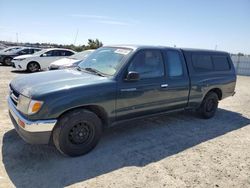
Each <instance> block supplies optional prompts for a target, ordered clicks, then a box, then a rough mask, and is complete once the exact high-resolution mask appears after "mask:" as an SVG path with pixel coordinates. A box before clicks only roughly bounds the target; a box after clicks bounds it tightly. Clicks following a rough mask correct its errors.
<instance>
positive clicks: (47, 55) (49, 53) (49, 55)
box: [42, 50, 53, 57]
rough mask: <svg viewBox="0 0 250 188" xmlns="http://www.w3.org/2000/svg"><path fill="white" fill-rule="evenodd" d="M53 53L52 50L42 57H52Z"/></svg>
mask: <svg viewBox="0 0 250 188" xmlns="http://www.w3.org/2000/svg"><path fill="white" fill-rule="evenodd" d="M52 52H53V50H50V51H48V52H45V53H44V54H43V55H42V56H43V57H51V56H52Z"/></svg>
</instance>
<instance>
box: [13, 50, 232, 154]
mask: <svg viewBox="0 0 250 188" xmlns="http://www.w3.org/2000/svg"><path fill="white" fill-rule="evenodd" d="M235 85H236V74H235V69H234V66H233V63H232V60H231V58H230V55H229V54H228V53H226V52H220V51H211V50H195V49H177V48H169V47H154V46H123V45H121V46H106V47H102V48H99V49H97V50H96V51H95V52H93V53H92V54H91V55H90V56H89V57H88V58H87V59H86V60H84V61H82V63H80V64H79V67H78V68H77V69H70V70H58V71H47V72H43V73H37V74H32V75H29V76H27V75H26V76H21V77H17V78H15V79H14V80H12V81H11V83H10V96H9V98H8V104H9V110H10V118H11V120H12V122H13V124H14V126H15V129H16V131H17V132H18V134H19V135H20V136H21V137H22V138H23V139H24V140H25V141H26V142H28V143H33V144H48V143H50V142H51V141H53V142H54V145H55V146H56V148H57V149H58V150H59V151H60V152H62V153H63V154H66V155H70V156H78V155H82V154H85V153H87V152H89V151H90V150H92V149H93V148H94V147H95V146H96V145H97V143H98V141H99V139H100V137H101V135H102V132H103V129H105V128H107V127H109V126H111V125H114V124H116V123H118V122H121V121H124V120H131V119H134V118H139V117H145V116H152V115H155V114H162V113H170V112H176V111H180V110H185V109H189V110H190V109H192V110H196V111H197V112H198V113H199V115H200V116H201V117H202V118H205V119H208V118H212V117H213V116H214V115H215V113H216V110H217V107H218V102H219V101H220V100H222V99H224V98H226V97H229V96H232V95H234V93H235Z"/></svg>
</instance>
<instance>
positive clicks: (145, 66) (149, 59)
mask: <svg viewBox="0 0 250 188" xmlns="http://www.w3.org/2000/svg"><path fill="white" fill-rule="evenodd" d="M129 71H135V72H138V73H139V74H140V79H147V78H157V77H162V76H164V64H163V59H162V55H161V52H160V51H157V50H144V51H140V52H138V53H137V54H136V55H135V57H134V58H133V59H132V61H131V64H130V65H129V67H128V72H129Z"/></svg>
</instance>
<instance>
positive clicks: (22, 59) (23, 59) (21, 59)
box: [14, 58, 26, 61]
mask: <svg viewBox="0 0 250 188" xmlns="http://www.w3.org/2000/svg"><path fill="white" fill-rule="evenodd" d="M25 59H26V58H21V59H14V60H15V61H23V60H25Z"/></svg>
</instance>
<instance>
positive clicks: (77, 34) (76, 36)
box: [74, 28, 79, 45]
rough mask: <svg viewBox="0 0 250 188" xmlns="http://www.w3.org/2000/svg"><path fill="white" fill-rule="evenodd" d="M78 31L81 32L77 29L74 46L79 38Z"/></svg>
mask: <svg viewBox="0 0 250 188" xmlns="http://www.w3.org/2000/svg"><path fill="white" fill-rule="evenodd" d="M78 31H79V29H78V28H77V30H76V35H75V40H74V45H75V44H76V39H77V36H78Z"/></svg>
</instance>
